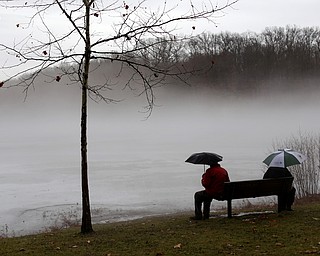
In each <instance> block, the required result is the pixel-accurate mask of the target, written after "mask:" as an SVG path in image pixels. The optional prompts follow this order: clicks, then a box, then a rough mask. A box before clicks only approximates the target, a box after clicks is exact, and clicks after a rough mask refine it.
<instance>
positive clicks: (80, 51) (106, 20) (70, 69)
mask: <svg viewBox="0 0 320 256" xmlns="http://www.w3.org/2000/svg"><path fill="white" fill-rule="evenodd" d="M237 1H238V0H231V1H230V2H229V1H224V3H223V4H222V5H213V3H212V2H211V1H210V0H202V1H192V0H190V1H188V2H185V1H163V2H162V3H161V4H159V3H156V1H147V0H141V1H127V2H126V1H118V0H113V1H102V0H82V1H81V0H53V1H46V0H30V1H28V0H26V1H23V3H21V2H20V1H18V0H11V1H10V0H8V1H3V0H2V1H1V2H0V5H1V8H6V9H8V10H14V11H22V12H23V13H28V14H31V15H30V16H29V20H28V22H27V23H19V21H17V23H16V27H17V29H19V28H24V29H29V30H30V31H31V32H30V34H27V35H25V37H24V38H22V39H20V40H14V41H13V43H11V44H10V43H5V44H3V43H0V50H1V51H2V53H3V52H5V53H6V54H8V55H9V57H15V58H16V61H15V62H11V61H8V62H7V61H6V60H5V61H4V62H3V63H2V66H1V69H2V71H6V70H7V71H10V73H12V72H13V71H15V72H14V73H13V74H12V75H9V76H8V77H7V78H6V79H4V80H3V81H0V82H1V86H2V87H11V86H23V87H24V91H25V93H26V95H27V93H28V90H29V89H30V88H31V87H32V86H33V85H34V82H35V80H36V79H39V75H40V74H42V75H43V74H45V75H46V76H47V78H48V77H50V79H51V82H54V81H56V82H60V81H61V80H62V79H63V78H64V77H68V78H69V79H70V80H71V81H73V82H74V83H75V84H78V85H80V87H81V90H82V99H81V101H82V104H81V177H82V226H81V232H82V233H88V232H91V231H93V228H92V224H91V212H90V203H89V186H88V164H87V162H88V160H87V143H88V142H87V101H88V96H89V97H90V98H91V99H93V100H96V101H105V102H113V101H115V99H113V98H111V97H108V94H106V91H107V90H106V88H108V83H107V81H105V82H104V83H102V84H91V83H90V77H91V76H90V75H91V74H92V72H93V70H92V69H93V68H92V66H90V64H92V62H93V61H98V60H99V61H110V62H116V63H119V65H120V66H121V70H123V69H124V68H130V69H131V70H132V71H133V72H132V73H130V74H132V75H131V76H130V77H129V78H128V82H127V84H126V85H127V86H131V83H132V82H133V81H134V82H137V81H138V83H140V84H141V85H142V90H141V94H144V95H145V97H146V99H147V107H148V108H147V111H148V113H151V111H152V108H153V106H154V92H153V88H154V86H156V85H160V84H161V83H163V82H164V81H165V79H166V77H168V76H170V77H175V78H177V79H184V78H185V75H186V74H191V73H192V72H194V71H196V70H195V69H190V70H187V69H186V68H185V67H183V65H180V66H179V65H175V63H169V64H168V63H167V60H168V58H167V57H166V58H165V61H166V63H165V64H166V65H164V64H162V65H160V64H159V63H160V62H162V61H161V60H160V61H156V62H146V61H143V60H142V59H141V57H142V56H143V54H140V53H141V52H146V51H148V50H150V51H152V50H153V49H157V48H158V49H159V47H163V45H164V44H166V42H165V41H164V40H161V38H165V37H166V38H170V42H171V45H173V44H172V42H173V41H178V40H181V39H179V37H178V36H177V35H176V34H175V31H176V29H177V28H178V27H179V26H182V24H185V22H186V21H190V22H191V23H190V30H192V31H194V30H195V29H196V24H195V22H196V20H199V19H204V20H206V21H208V22H214V18H215V17H214V14H215V13H216V12H221V11H223V10H225V9H226V8H229V7H231V6H232V5H233V4H234V3H236V2H237ZM157 5H158V6H157ZM57 14H59V15H58V16H57ZM52 15H55V17H56V20H55V24H52V23H50V22H49V20H50V18H51V17H52ZM61 20H63V21H62V22H61ZM17 33H19V32H17ZM193 33H194V32H193ZM191 35H192V34H190V36H191ZM190 36H189V38H190ZM150 39H153V40H150ZM167 45H168V44H167ZM166 47H167V46H166ZM154 54H155V53H154ZM155 56H157V58H159V57H160V58H162V57H163V53H162V54H157V55H155ZM9 57H8V59H9ZM209 64H210V63H209ZM53 67H55V69H56V68H59V72H57V74H55V75H52V68H53ZM49 70H51V73H50V72H48V73H45V72H46V71H49Z"/></svg>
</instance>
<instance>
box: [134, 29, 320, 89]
mask: <svg viewBox="0 0 320 256" xmlns="http://www.w3.org/2000/svg"><path fill="white" fill-rule="evenodd" d="M158 40H160V39H158ZM161 40H162V43H161V44H155V45H156V47H157V49H153V50H152V51H150V50H149V51H141V52H139V54H140V56H139V57H140V58H141V59H142V60H143V61H145V62H159V65H168V66H169V65H172V64H173V63H180V64H181V66H182V67H188V68H190V67H198V68H199V67H204V68H203V69H202V72H201V73H200V74H198V75H197V76H192V77H191V78H188V79H187V80H188V81H192V82H195V83H196V84H201V86H208V87H215V88H217V89H219V90H221V89H223V90H228V91H234V92H241V91H242V92H248V91H251V90H253V91H255V90H257V89H263V88H261V87H263V86H270V82H272V86H275V87H278V86H283V84H288V82H289V84H290V86H291V88H292V87H295V86H296V87H299V86H301V82H302V81H303V82H306V80H307V79H311V80H313V79H318V78H319V76H320V74H319V72H318V71H319V68H320V30H319V28H318V27H305V28H298V27H296V26H287V27H285V28H284V27H270V28H266V29H265V30H264V31H263V32H262V33H259V34H258V33H251V32H247V33H242V34H238V33H231V32H223V33H218V34H214V33H203V34H201V35H199V36H197V37H194V38H191V39H190V38H189V39H188V40H186V41H183V40H182V41H178V42H177V41H175V40H174V39H170V38H163V39H161ZM151 53H152V54H151ZM205 67H206V68H205ZM208 67H211V68H208ZM204 70H205V71H204ZM298 89H299V88H298Z"/></svg>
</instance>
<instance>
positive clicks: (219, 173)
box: [201, 164, 230, 198]
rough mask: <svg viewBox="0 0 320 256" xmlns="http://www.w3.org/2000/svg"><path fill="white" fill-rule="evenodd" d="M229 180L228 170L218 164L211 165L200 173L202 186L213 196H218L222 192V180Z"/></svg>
mask: <svg viewBox="0 0 320 256" xmlns="http://www.w3.org/2000/svg"><path fill="white" fill-rule="evenodd" d="M228 181H230V179H229V175H228V172H227V171H226V170H225V169H224V168H222V167H221V166H220V165H219V164H216V165H214V166H211V167H210V168H209V169H207V170H206V172H205V173H204V174H203V175H202V180H201V183H202V186H204V188H205V190H206V192H207V193H208V194H209V195H210V196H212V197H213V198H219V197H221V196H222V194H223V189H224V182H228Z"/></svg>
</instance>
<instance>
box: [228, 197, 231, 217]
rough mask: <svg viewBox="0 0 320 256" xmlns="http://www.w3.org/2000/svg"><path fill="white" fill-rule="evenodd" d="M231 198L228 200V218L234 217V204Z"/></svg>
mask: <svg viewBox="0 0 320 256" xmlns="http://www.w3.org/2000/svg"><path fill="white" fill-rule="evenodd" d="M231 201H232V200H231V199H230V200H228V218H231V217H232V206H231Z"/></svg>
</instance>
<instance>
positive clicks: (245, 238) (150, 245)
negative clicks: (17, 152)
mask: <svg viewBox="0 0 320 256" xmlns="http://www.w3.org/2000/svg"><path fill="white" fill-rule="evenodd" d="M319 203H320V199H319V198H318V197H317V198H316V199H314V198H312V199H308V200H305V199H304V200H299V201H297V202H296V204H295V211H293V212H282V213H280V214H278V213H268V214H252V215H244V216H241V217H234V218H232V219H228V218H225V217H214V218H210V219H209V220H206V221H190V220H189V217H190V214H191V213H179V214H172V215H166V216H157V217H148V218H143V219H139V220H134V221H126V222H118V223H109V224H100V225H94V230H95V232H94V233H92V234H88V235H82V234H79V227H72V228H68V229H65V230H57V231H53V232H49V233H41V234H37V235H30V236H24V237H14V238H0V255H8V256H10V255H37V256H41V255H84V256H88V255H101V256H116V255H117V256H118V255H137V256H138V255H139V256H141V255H154V256H161V255H308V254H320V204H319ZM255 207H256V206H255ZM256 208H257V207H256ZM251 210H252V209H242V211H251ZM222 214H224V212H222Z"/></svg>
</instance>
